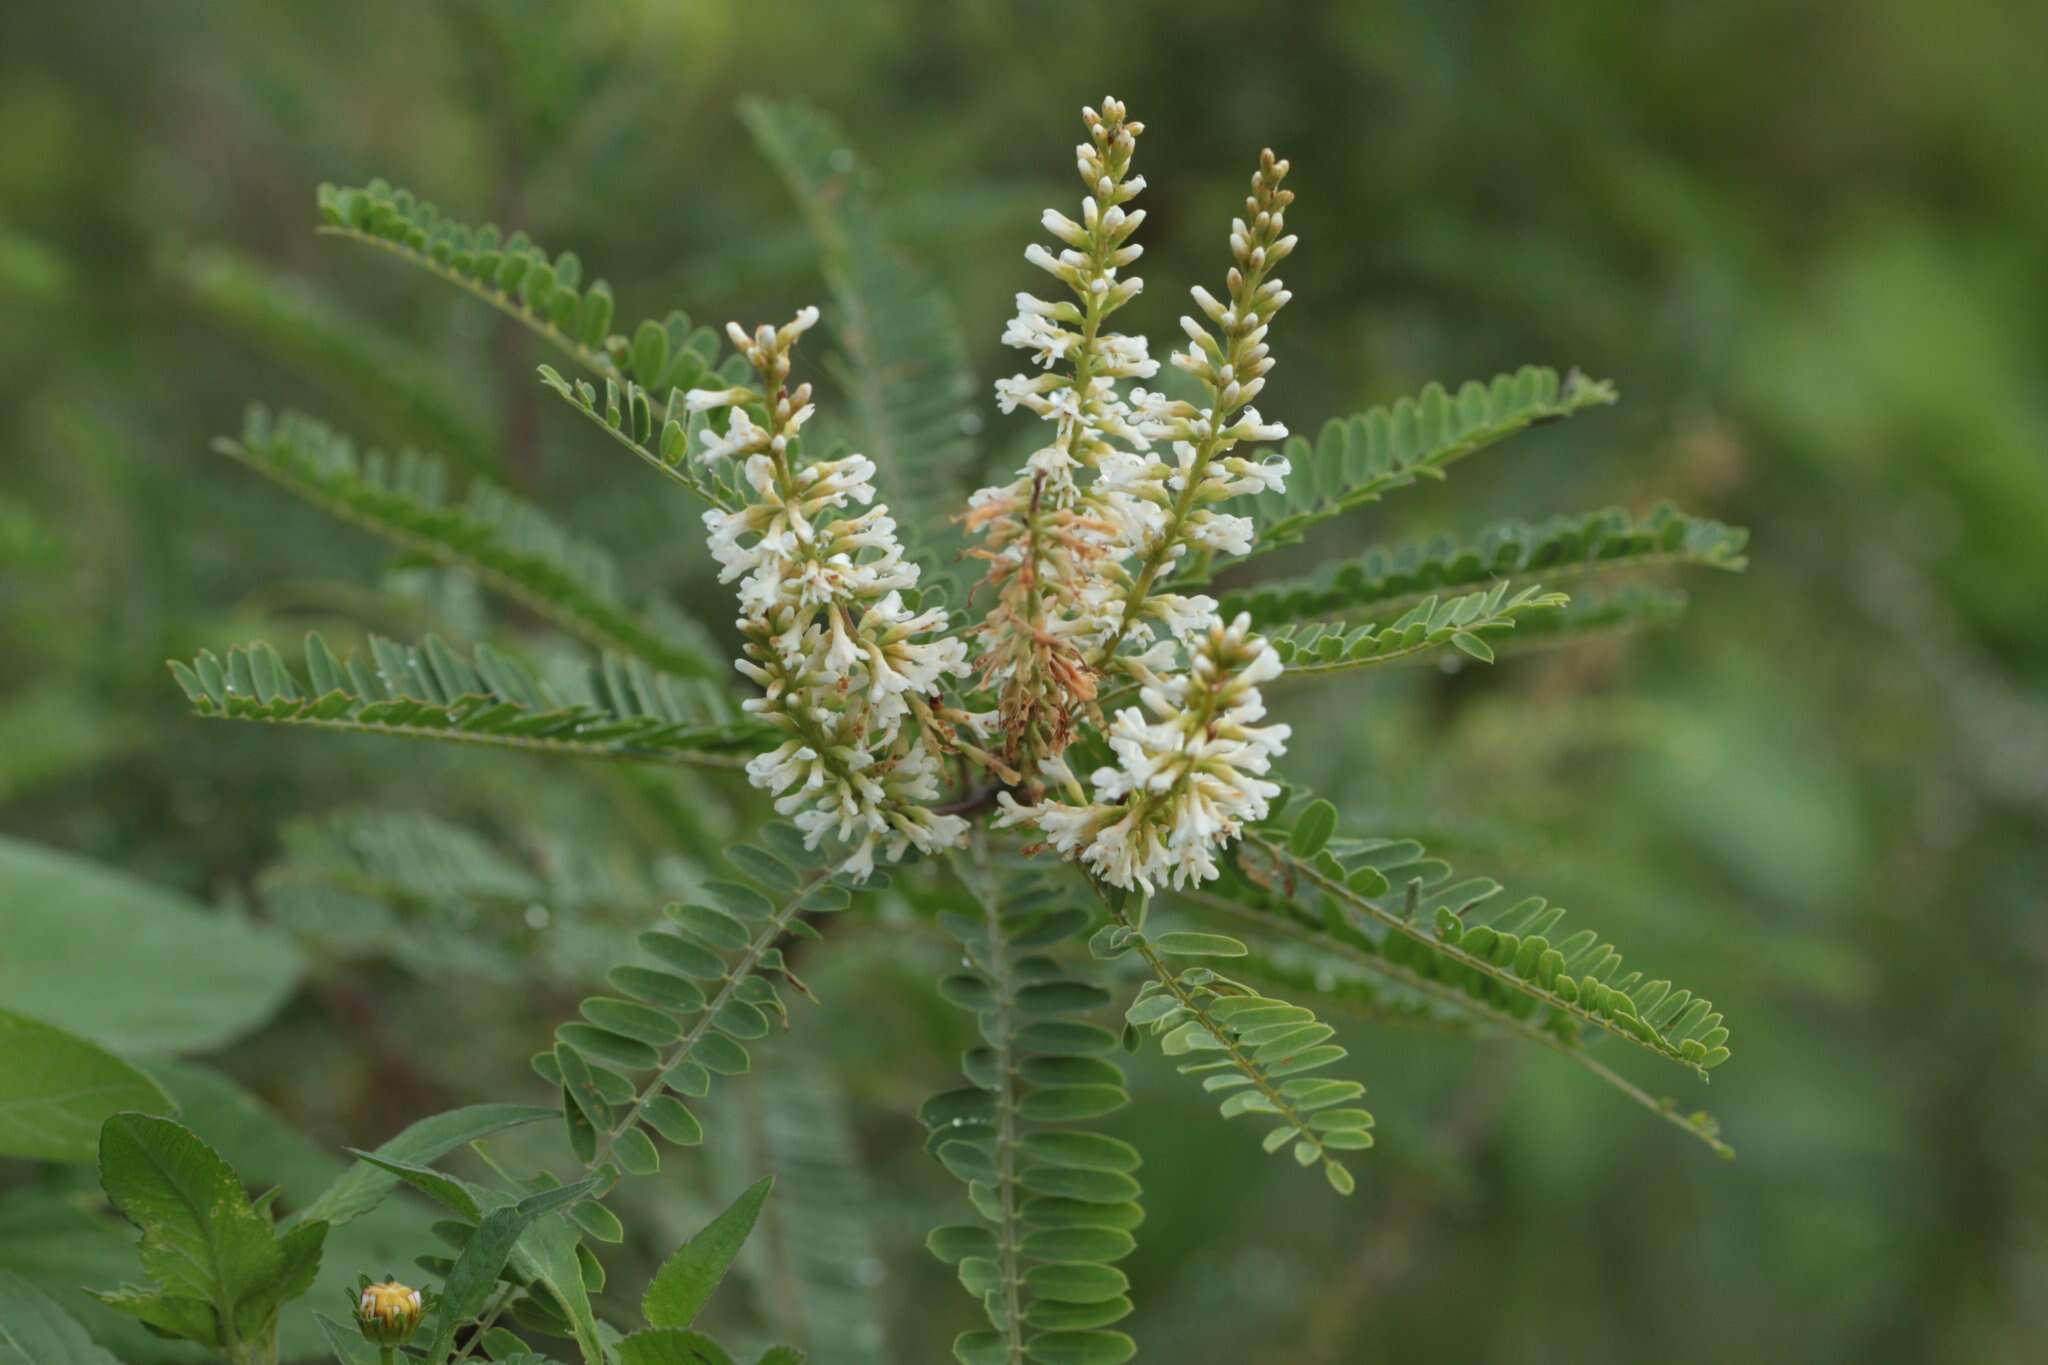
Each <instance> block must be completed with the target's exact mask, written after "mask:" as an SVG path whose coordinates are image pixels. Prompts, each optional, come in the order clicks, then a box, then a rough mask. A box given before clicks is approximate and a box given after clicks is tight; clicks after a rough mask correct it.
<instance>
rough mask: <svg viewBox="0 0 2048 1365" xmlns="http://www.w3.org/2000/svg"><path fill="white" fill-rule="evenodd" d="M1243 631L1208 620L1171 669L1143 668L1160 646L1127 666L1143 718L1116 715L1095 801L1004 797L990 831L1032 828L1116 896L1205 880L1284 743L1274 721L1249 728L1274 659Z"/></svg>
mask: <svg viewBox="0 0 2048 1365" xmlns="http://www.w3.org/2000/svg"><path fill="white" fill-rule="evenodd" d="M1248 626H1249V618H1247V617H1245V616H1239V617H1238V618H1237V619H1236V620H1235V621H1233V622H1232V623H1231V624H1230V625H1228V626H1225V625H1223V624H1221V623H1220V622H1219V623H1212V624H1211V625H1210V626H1209V628H1208V629H1207V630H1206V631H1205V632H1204V633H1203V634H1202V635H1201V636H1199V637H1198V638H1197V639H1196V640H1194V641H1193V642H1192V645H1191V648H1190V653H1191V655H1192V658H1191V660H1190V662H1189V665H1188V667H1187V669H1186V670H1185V671H1182V672H1173V673H1161V672H1159V671H1157V670H1155V668H1154V667H1153V664H1154V663H1155V662H1161V663H1163V662H1165V660H1166V657H1167V656H1170V654H1171V653H1172V649H1171V646H1170V645H1167V644H1165V643H1163V642H1162V644H1160V645H1158V646H1156V647H1155V648H1154V649H1153V650H1151V651H1148V653H1147V654H1146V655H1143V656H1138V657H1137V658H1134V659H1133V660H1132V669H1133V671H1134V672H1135V673H1136V674H1137V675H1138V678H1139V680H1140V682H1141V683H1142V684H1143V686H1142V687H1141V689H1140V691H1139V693H1138V697H1139V700H1140V701H1141V702H1142V703H1143V704H1144V711H1140V710H1139V709H1138V708H1137V707H1126V708H1124V709H1123V710H1121V711H1119V712H1117V714H1116V720H1115V721H1114V722H1113V723H1112V724H1111V725H1110V727H1109V729H1108V732H1107V738H1108V741H1109V747H1110V749H1111V750H1112V751H1113V752H1114V753H1115V754H1116V759H1117V763H1116V766H1115V767H1113V768H1111V767H1105V768H1100V769H1098V770H1096V772H1095V773H1094V774H1093V776H1092V778H1091V781H1092V782H1093V784H1094V788H1095V799H1094V800H1092V801H1086V802H1080V803H1075V804H1067V803H1062V802H1058V801H1045V802H1041V803H1040V804H1038V805H1035V806H1025V805H1020V804H1018V802H1017V801H1016V800H1015V799H1014V798H1013V797H1011V795H1010V794H1009V793H1008V792H1004V793H1003V794H1002V795H1001V796H1000V797H999V798H998V805H999V807H1000V809H999V813H998V815H997V817H996V823H997V824H998V825H999V826H1003V825H1022V826H1027V827H1030V828H1034V829H1036V830H1038V831H1039V832H1040V833H1041V834H1043V835H1044V836H1045V839H1046V842H1047V843H1049V844H1050V845H1051V846H1052V847H1053V848H1054V849H1055V850H1057V851H1058V852H1059V853H1061V854H1062V855H1065V856H1067V857H1071V858H1078V859H1079V860H1080V861H1081V862H1082V863H1083V864H1085V865H1086V866H1087V867H1088V868H1089V869H1090V870H1091V871H1092V872H1094V873H1095V875H1096V876H1098V877H1100V878H1102V880H1104V881H1106V882H1108V883H1110V884H1111V885H1112V886H1120V887H1123V888H1125V889H1127V890H1128V889H1132V888H1136V889H1138V890H1141V891H1143V892H1145V893H1146V894H1148V895H1149V894H1151V893H1152V892H1153V891H1155V890H1157V889H1158V888H1160V887H1161V886H1164V885H1167V884H1169V883H1170V884H1172V885H1174V886H1185V885H1187V884H1189V883H1191V882H1203V881H1207V880H1209V879H1211V878H1213V877H1215V876H1216V875H1217V867H1216V851H1217V850H1218V849H1219V848H1220V847H1222V845H1223V844H1224V843H1226V842H1228V841H1229V840H1231V839H1233V838H1235V837H1237V835H1238V832H1239V830H1240V829H1241V828H1242V826H1243V825H1244V824H1245V823H1247V822H1256V821H1259V820H1263V819H1264V818H1265V817H1266V813H1267V810H1268V803H1269V802H1270V801H1271V800H1272V798H1273V797H1275V796H1277V795H1278V794H1279V791H1280V788H1279V786H1278V785H1277V784H1276V783H1273V782H1270V781H1267V780H1266V777H1265V774H1266V772H1267V771H1268V770H1269V768H1270V767H1271V765H1272V760H1273V759H1274V758H1276V757H1278V756H1279V755H1280V754H1281V753H1283V752H1285V750H1286V740H1287V735H1288V727H1287V726H1285V725H1265V726H1261V725H1259V724H1257V723H1256V722H1258V721H1260V720H1262V719H1263V718H1264V717H1265V714H1266V707H1265V702H1264V700H1263V698H1262V697H1261V696H1260V694H1259V684H1260V683H1262V682H1267V681H1270V680H1271V679H1273V678H1276V677H1278V676H1279V675H1280V660H1279V657H1278V656H1277V655H1275V654H1274V652H1273V649H1272V647H1271V646H1270V645H1268V644H1267V643H1266V642H1265V641H1264V640H1263V639H1261V638H1259V637H1258V636H1256V635H1252V634H1250V633H1249V629H1248ZM1145 711H1149V712H1151V714H1152V719H1150V720H1147V719H1146V718H1145ZM1061 766H1063V765H1061ZM1069 778H1070V775H1069Z"/></svg>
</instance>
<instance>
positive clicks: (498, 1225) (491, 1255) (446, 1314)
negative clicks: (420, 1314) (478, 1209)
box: [421, 1179, 597, 1360]
mask: <svg viewBox="0 0 2048 1365" xmlns="http://www.w3.org/2000/svg"><path fill="white" fill-rule="evenodd" d="M596 1185H597V1181H596V1180H595V1179H591V1180H584V1181H580V1182H578V1183H577V1184H574V1185H564V1186H560V1187H558V1188H555V1189H547V1190H542V1191H540V1192H539V1193H538V1194H531V1195H528V1196H527V1197H526V1198H524V1199H521V1200H519V1201H518V1202H517V1203H513V1204H506V1205H501V1206H500V1207H497V1208H494V1209H491V1210H490V1211H489V1212H488V1213H484V1214H483V1216H482V1218H481V1219H480V1220H479V1221H478V1222H477V1224H476V1228H475V1231H473V1232H472V1233H470V1234H469V1236H468V1238H467V1239H466V1240H465V1242H464V1245H463V1247H462V1254H461V1255H459V1256H458V1257H456V1259H455V1264H454V1266H453V1267H452V1268H451V1269H450V1270H449V1272H448V1276H447V1280H446V1282H445V1283H444V1285H443V1287H442V1290H441V1294H440V1299H439V1302H438V1303H436V1304H435V1307H434V1314H433V1317H432V1318H431V1319H429V1320H428V1321H426V1322H423V1323H422V1324H421V1331H422V1332H423V1333H424V1334H425V1336H426V1341H427V1350H426V1355H427V1359H429V1360H439V1359H441V1358H442V1357H443V1356H445V1355H447V1354H448V1351H449V1349H450V1348H451V1347H453V1346H454V1344H455V1333H456V1331H457V1330H458V1329H460V1328H461V1327H462V1325H463V1324H464V1323H466V1322H469V1321H470V1320H471V1319H473V1318H476V1317H478V1316H480V1315H481V1314H482V1312H483V1309H484V1305H485V1304H486V1303H487V1302H488V1301H489V1299H490V1297H491V1294H492V1292H493V1291H494V1290H495V1289H496V1288H497V1284H498V1277H499V1275H500V1274H501V1273H502V1272H503V1271H504V1269H505V1263H506V1262H507V1261H509V1260H510V1259H511V1258H512V1253H513V1250H514V1249H515V1248H516V1247H518V1245H519V1239H520V1238H521V1237H523V1236H524V1235H525V1233H526V1230H527V1228H529V1227H530V1226H532V1225H533V1222H534V1220H536V1219H538V1218H541V1217H543V1216H544V1215H546V1214H549V1213H552V1212H554V1211H555V1210H556V1209H560V1208H565V1207H567V1206H568V1205H570V1204H572V1203H574V1202H575V1201H576V1200H578V1199H580V1198H582V1197H583V1196H584V1195H585V1194H587V1193H589V1192H590V1191H591V1190H592V1189H593V1188H595V1186H596ZM578 1288H579V1289H580V1288H581V1283H580V1272H579V1283H578ZM587 1313H588V1309H587V1306H586V1307H585V1310H584V1313H583V1314H579V1315H578V1317H579V1318H583V1317H587ZM577 1327H578V1333H577V1335H578V1337H579V1338H580V1339H583V1344H584V1347H585V1351H586V1353H587V1352H588V1350H589V1347H590V1345H591V1344H593V1342H594V1336H595V1334H594V1333H592V1334H591V1336H590V1337H588V1338H585V1336H584V1333H585V1329H586V1327H587V1324H586V1322H584V1321H578V1323H577Z"/></svg>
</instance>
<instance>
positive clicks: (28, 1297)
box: [0, 1271, 120, 1365]
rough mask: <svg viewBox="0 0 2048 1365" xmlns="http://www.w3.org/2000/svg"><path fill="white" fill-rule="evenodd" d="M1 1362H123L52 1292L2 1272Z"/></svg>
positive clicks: (27, 1364)
mask: <svg viewBox="0 0 2048 1365" xmlns="http://www.w3.org/2000/svg"><path fill="white" fill-rule="evenodd" d="M0 1365H120V1362H118V1361H117V1360H115V1359H114V1357H113V1356H111V1355H109V1354H108V1353H107V1352H106V1351H105V1350H104V1349H102V1348H101V1347H100V1346H99V1344H98V1343H96V1342H94V1341H93V1339H92V1338H91V1337H90V1336H89V1335H87V1334H86V1330H85V1329H84V1328H83V1327H80V1326H79V1325H78V1323H77V1322H76V1321H74V1320H73V1319H72V1317H71V1315H70V1314H68V1313H66V1312H65V1311H64V1309H63V1308H62V1307H61V1306H60V1305H59V1304H58V1303H57V1302H56V1301H55V1300H54V1299H52V1298H50V1296H49V1295H47V1294H44V1293H43V1292H42V1291H41V1290H39V1289H37V1288H36V1287H35V1286H34V1285H32V1284H30V1283H29V1282H28V1281H27V1280H24V1279H22V1278H21V1276H19V1275H16V1274H13V1273H12V1272H10V1271H0Z"/></svg>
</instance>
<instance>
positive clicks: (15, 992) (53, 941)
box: [0, 839, 301, 1107]
mask: <svg viewBox="0 0 2048 1365" xmlns="http://www.w3.org/2000/svg"><path fill="white" fill-rule="evenodd" d="M0 904H4V905H5V907H6V911H5V915H6V926H7V928H6V951H5V954H4V957H0V963H4V966H0V974H4V978H5V999H6V1002H7V1006H8V1008H9V1009H11V1010H18V1011H19V1012H20V1013H22V1014H24V1015H28V1016H30V1017H32V1018H34V1019H36V1020H38V1021H40V1022H42V1023H45V1024H51V1025H55V1026H57V1027H59V1028H62V1029H64V1030H66V1031H68V1032H71V1033H75V1034H78V1035H79V1036H81V1037H83V1038H87V1039H90V1040H91V1041H93V1042H95V1043H98V1044H101V1045H102V1046H105V1047H109V1048H113V1049H116V1050H123V1051H125V1050H135V1051H139V1052H190V1051H199V1050H202V1049H205V1048H211V1047H218V1046H219V1045H221V1044H223V1043H226V1042H228V1041H229V1040H230V1039H233V1038H235V1037H238V1036H239V1035H241V1034H243V1033H245V1032H247V1031H248V1030H250V1029H252V1028H255V1027H256V1026H257V1025H259V1024H261V1023H263V1022H264V1021H265V1020H267V1019H269V1018H270V1017H271V1015H272V1014H274V1013H275V1012H276V1010H277V1008H278V1006H279V1005H281V1004H282V1003H283V1002H284V999H285V997H286V996H288V995H289V994H290V993H291V990H292V987H293V985H294V983H296V982H297V980H298V978H299V972H300V966H301V964H300V961H299V956H298V954H297V953H296V952H294V951H293V950H292V948H291V945H290V944H288V943H287V942H285V941H284V940H283V939H282V937H280V936H279V935H277V934H275V933H272V932H270V931H268V930H265V929H263V928H260V927H258V926H256V925H253V924H250V923H248V922H246V921H244V920H242V919H240V918H238V917H236V916H233V915H229V914H211V913H208V912H207V911H206V910H205V909H203V908H201V907H200V906H198V905H195V904H194V903H193V902H191V901H189V900H187V899H185V898H184V897H183V896H179V895H177V894H175V893H172V892H169V891H165V890H163V889H161V888H159V887H155V886H151V885H148V884H147V883H144V882H139V881H136V880H134V879H133V878H131V877H125V876H122V875H120V874H119V873H115V872H111V871H109V870H107V869H105V868H102V867H97V866H94V865H93V864H91V863H88V862H85V861H82V860H80V859H77V858H73V857H69V856H67V855H65V854H61V853H55V852H52V851H50V850H48V849H41V848H35V847H33V846H31V845H28V844H23V843H18V842H15V841H13V840H8V839H0ZM81 981H91V982H93V983H94V989H93V990H91V991H80V990H79V989H78V983H79V982H81ZM144 1107H146V1106H144Z"/></svg>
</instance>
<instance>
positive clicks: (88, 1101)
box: [0, 1010, 171, 1162]
mask: <svg viewBox="0 0 2048 1365" xmlns="http://www.w3.org/2000/svg"><path fill="white" fill-rule="evenodd" d="M170 1108H171V1101H170V1099H169V1097H168V1096H166V1095H165V1094H164V1092H163V1091H162V1090H160V1089H158V1088H157V1084H156V1082H154V1081H152V1080H151V1079H150V1078H149V1077H147V1076H145V1075H143V1074H142V1073H141V1072H140V1071H137V1070H136V1069H135V1068H134V1067H132V1066H130V1065H128V1063H126V1062H124V1061H122V1060H121V1059H120V1058H119V1057H116V1056H115V1055H114V1054H113V1053H111V1052H108V1051H106V1050H104V1049H102V1048H100V1047H97V1046H95V1045H94V1044H92V1043H88V1042H87V1041H86V1040H85V1039H83V1038H79V1037H75V1036H73V1035H72V1034H69V1033H66V1032H64V1031H63V1030H62V1029H55V1028H51V1027H50V1026H49V1025H48V1024H44V1023H39V1022H37V1021H36V1020H34V1019H25V1018H23V1017H22V1016H20V1015H18V1014H10V1013H8V1012H6V1011H5V1010H0V1156H11V1157H24V1158H26V1159H28V1160H30V1161H76V1162H90V1161H92V1160H93V1159H94V1157H95V1155H96V1154H97V1153H98V1151H99V1138H100V1125H102V1124H103V1123H105V1122H106V1121H107V1120H108V1119H110V1118H112V1117H113V1116H114V1115H115V1114H118V1113H120V1112H122V1111H123V1110H129V1109H135V1110H144V1111H149V1112H155V1113H162V1112H165V1111H167V1110H169V1109H170Z"/></svg>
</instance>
